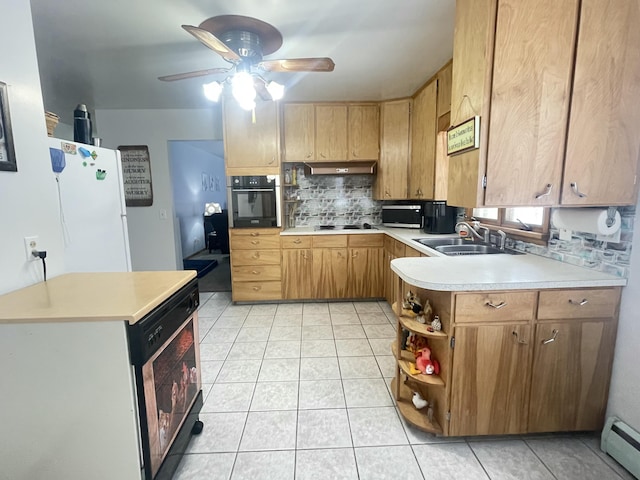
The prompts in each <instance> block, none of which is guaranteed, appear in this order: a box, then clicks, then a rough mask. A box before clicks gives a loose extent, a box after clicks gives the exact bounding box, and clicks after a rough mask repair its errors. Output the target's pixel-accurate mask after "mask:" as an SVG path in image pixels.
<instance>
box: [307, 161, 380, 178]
mask: <svg viewBox="0 0 640 480" xmlns="http://www.w3.org/2000/svg"><path fill="white" fill-rule="evenodd" d="M375 173H376V162H375V161H374V160H367V161H358V162H317V163H315V162H314V163H305V164H304V174H305V175H375Z"/></svg>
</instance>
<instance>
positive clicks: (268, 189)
mask: <svg viewBox="0 0 640 480" xmlns="http://www.w3.org/2000/svg"><path fill="white" fill-rule="evenodd" d="M227 193H228V201H229V226H230V227H232V228H251V227H279V226H281V219H280V177H279V176H278V175H262V176H238V177H227Z"/></svg>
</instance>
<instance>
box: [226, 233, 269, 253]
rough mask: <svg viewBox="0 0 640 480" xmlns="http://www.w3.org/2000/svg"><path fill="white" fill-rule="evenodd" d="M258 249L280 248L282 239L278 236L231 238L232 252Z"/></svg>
mask: <svg viewBox="0 0 640 480" xmlns="http://www.w3.org/2000/svg"><path fill="white" fill-rule="evenodd" d="M258 248H259V249H262V248H280V237H279V236H277V235H272V236H258V237H251V236H247V237H245V236H240V237H231V250H248V249H254V250H255V249H258Z"/></svg>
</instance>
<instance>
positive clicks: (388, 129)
mask: <svg viewBox="0 0 640 480" xmlns="http://www.w3.org/2000/svg"><path fill="white" fill-rule="evenodd" d="M410 107H411V99H409V98H406V99H404V100H396V101H392V102H383V103H382V105H381V107H380V110H381V117H382V118H381V122H380V161H379V162H378V173H377V175H376V178H375V183H374V197H375V198H376V199H377V200H397V199H406V198H407V186H408V177H407V173H408V168H409V145H410V143H409V142H410V134H411V131H410V125H409V115H410Z"/></svg>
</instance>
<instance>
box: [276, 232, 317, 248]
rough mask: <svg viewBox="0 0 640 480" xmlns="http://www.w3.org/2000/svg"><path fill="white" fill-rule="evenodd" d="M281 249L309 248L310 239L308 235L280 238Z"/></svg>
mask: <svg viewBox="0 0 640 480" xmlns="http://www.w3.org/2000/svg"><path fill="white" fill-rule="evenodd" d="M280 241H281V243H282V248H311V243H312V238H311V236H310V235H300V236H297V237H294V236H288V235H287V236H284V237H280Z"/></svg>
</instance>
